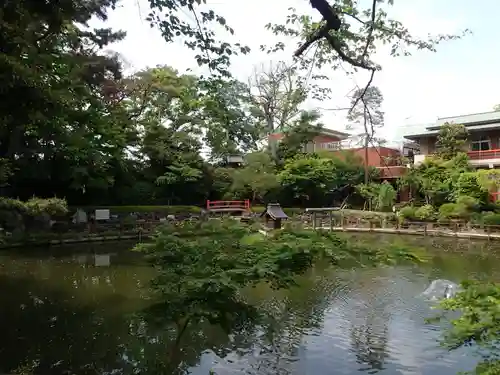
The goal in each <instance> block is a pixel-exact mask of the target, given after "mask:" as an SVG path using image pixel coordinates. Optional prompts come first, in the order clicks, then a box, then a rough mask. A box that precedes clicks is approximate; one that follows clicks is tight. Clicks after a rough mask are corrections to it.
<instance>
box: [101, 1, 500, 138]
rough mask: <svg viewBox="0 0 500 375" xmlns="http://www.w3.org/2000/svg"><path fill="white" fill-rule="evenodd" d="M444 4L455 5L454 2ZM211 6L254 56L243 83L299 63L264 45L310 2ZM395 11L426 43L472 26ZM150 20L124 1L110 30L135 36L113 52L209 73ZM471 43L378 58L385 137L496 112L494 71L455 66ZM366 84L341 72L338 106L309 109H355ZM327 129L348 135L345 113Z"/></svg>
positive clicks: (431, 7) (143, 63) (443, 12)
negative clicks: (413, 126)
mask: <svg viewBox="0 0 500 375" xmlns="http://www.w3.org/2000/svg"><path fill="white" fill-rule="evenodd" d="M444 2H448V3H450V4H451V0H445V1H444ZM209 3H212V6H213V7H214V8H215V10H216V11H217V12H219V13H220V14H222V15H223V16H225V17H226V19H227V20H228V23H229V24H230V25H231V26H232V27H233V28H234V29H235V35H236V36H237V38H238V39H239V40H240V41H241V42H242V43H243V44H247V45H249V46H250V47H251V48H252V52H251V53H250V54H249V55H247V56H239V57H236V58H235V59H234V61H233V63H232V70H233V73H234V75H235V76H236V77H237V78H239V79H241V80H243V81H246V80H247V78H248V76H250V75H251V74H252V71H253V69H254V67H255V66H256V65H259V64H261V63H265V62H268V61H269V60H270V59H275V60H280V59H284V60H291V56H290V55H291V54H290V52H288V51H287V53H286V54H281V55H278V56H268V55H266V54H265V53H263V52H261V51H259V49H258V47H259V45H260V44H272V43H273V41H275V40H276V38H275V37H274V36H273V35H272V34H271V33H270V32H269V31H267V30H265V28H264V25H265V24H266V23H268V22H282V21H283V20H284V18H285V16H286V14H287V13H288V11H287V9H288V8H289V7H291V6H293V7H296V8H298V9H300V10H301V11H302V10H303V11H305V12H309V13H311V9H310V6H309V1H307V0H272V1H271V0H251V1H249V0H216V1H211V2H210V1H209ZM395 3H396V5H395V7H394V9H393V11H391V13H390V15H391V16H392V17H393V18H397V19H399V20H401V21H403V22H404V24H405V26H407V27H408V28H409V29H410V30H411V31H412V32H416V33H417V34H418V35H419V36H426V35H427V34H428V33H433V34H435V33H456V32H458V31H459V30H461V29H463V28H465V27H466V26H467V25H466V23H465V21H464V20H465V18H464V16H465V15H466V14H467V13H466V12H461V11H460V9H457V8H456V7H451V6H450V7H445V6H444V5H445V4H441V5H443V7H442V8H439V9H437V8H436V4H435V1H433V0H422V1H419V2H403V1H396V2H395ZM148 12H149V7H148V2H147V1H146V0H124V1H123V2H122V5H121V7H119V8H118V9H117V10H116V11H114V12H112V13H111V14H110V18H109V23H110V25H111V26H112V27H114V28H120V29H124V30H126V31H127V33H128V36H127V38H126V39H125V40H124V41H122V42H120V43H118V44H116V45H115V46H113V47H112V49H113V50H115V51H117V52H119V53H121V54H122V55H123V56H124V57H125V58H126V60H127V61H129V62H130V63H131V65H132V67H133V69H136V70H137V69H143V68H145V67H147V66H154V65H157V64H167V65H171V66H173V67H175V68H177V69H179V70H181V71H184V70H185V69H189V68H191V69H193V70H194V71H195V72H202V71H203V69H201V68H199V67H197V65H196V62H195V61H194V59H193V56H194V55H193V52H192V51H190V50H188V49H187V48H186V47H184V46H183V44H182V42H181V41H177V42H175V43H171V44H167V43H166V42H165V41H164V40H163V38H162V37H161V35H160V33H159V32H158V30H156V29H154V28H153V29H152V28H150V26H149V23H148V22H147V21H145V20H144V18H145V17H146V15H147V13H148ZM311 14H314V13H311ZM464 43H467V40H465V41H456V42H449V44H447V45H444V46H442V47H438V52H437V53H436V54H434V53H431V52H426V51H417V52H416V53H415V54H414V55H413V56H412V57H401V58H392V57H390V56H388V55H387V53H385V52H386V51H384V54H382V53H380V54H379V55H378V56H377V61H378V62H379V63H380V64H381V65H382V67H383V71H382V72H379V73H377V76H376V79H375V84H376V85H378V86H379V87H380V88H381V90H382V92H383V94H384V97H385V102H384V110H385V112H386V127H385V129H384V130H383V131H382V132H381V133H382V134H383V135H384V136H386V137H388V138H394V137H395V134H397V133H398V129H399V128H400V127H401V126H403V125H404V124H407V123H418V122H432V121H433V120H435V119H436V117H438V116H446V115H454V114H462V113H473V112H481V111H486V110H489V109H490V108H491V105H493V104H494V99H495V94H496V91H497V89H496V88H497V87H498V83H500V82H499V79H498V78H495V79H492V77H491V75H490V74H487V73H488V72H487V71H483V72H482V74H477V73H476V74H471V72H472V70H471V69H468V67H467V64H454V61H455V62H456V61H458V60H457V57H456V56H461V55H460V53H461V52H460V51H461V49H462V48H463V45H464ZM292 47H293V46H292ZM439 51H441V52H439ZM458 58H459V57H458ZM484 64H486V63H484ZM489 73H491V72H489ZM366 79H367V77H366V74H364V73H360V74H357V75H356V76H354V77H347V76H346V74H345V72H344V71H342V70H339V71H337V72H334V73H332V74H331V78H330V81H329V84H330V87H331V88H332V90H333V91H334V95H333V98H332V100H329V101H327V102H324V103H316V102H308V106H310V107H316V106H319V107H322V108H336V107H344V106H346V105H347V104H348V101H349V100H348V98H347V97H346V95H347V94H348V93H349V92H350V91H351V90H352V89H353V87H354V86H355V85H356V84H358V85H364V84H365V82H366ZM472 93H473V94H472ZM324 122H325V123H326V125H327V126H328V127H334V128H338V129H342V128H344V127H345V118H344V117H343V113H342V112H338V111H324Z"/></svg>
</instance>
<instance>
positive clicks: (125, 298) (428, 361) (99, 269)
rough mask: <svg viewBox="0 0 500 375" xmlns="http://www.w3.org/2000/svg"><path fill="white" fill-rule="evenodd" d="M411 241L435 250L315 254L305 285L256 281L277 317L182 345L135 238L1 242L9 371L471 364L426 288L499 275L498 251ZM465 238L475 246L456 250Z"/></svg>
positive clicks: (296, 370) (205, 331)
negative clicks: (9, 246)
mask: <svg viewBox="0 0 500 375" xmlns="http://www.w3.org/2000/svg"><path fill="white" fill-rule="evenodd" d="M363 238H364V240H368V241H377V242H380V241H384V240H387V241H395V240H396V238H395V237H389V238H382V237H380V236H377V237H363ZM405 241H415V242H416V243H418V244H419V245H420V246H426V247H428V248H429V249H433V250H432V251H433V254H434V255H433V257H432V260H431V261H430V262H428V263H427V264H425V265H422V266H418V267H417V266H413V267H411V266H404V267H382V268H377V269H356V270H343V271H339V270H333V269H330V268H327V267H323V266H321V265H318V266H317V267H314V269H312V270H310V271H309V272H308V274H307V275H305V276H304V277H301V278H300V280H299V284H300V286H299V287H296V288H292V289H290V290H286V291H272V290H270V289H268V288H266V287H264V286H263V287H257V288H255V289H252V290H251V291H249V292H248V296H249V298H251V299H252V300H253V301H255V303H257V304H261V305H262V306H263V307H264V308H265V309H266V311H268V312H269V313H270V314H269V315H270V316H271V317H272V318H269V319H268V320H266V321H265V322H264V323H263V324H262V325H261V326H260V327H254V326H244V327H241V328H240V329H239V330H238V331H237V332H232V333H231V334H229V335H227V334H226V333H224V332H223V331H222V330H221V329H220V328H217V327H196V328H193V329H191V330H188V331H187V332H186V335H185V336H184V338H183V340H182V342H181V349H180V351H179V352H178V353H176V355H175V356H172V355H171V354H169V350H168V348H169V347H170V346H171V344H172V342H173V335H172V332H171V330H169V329H168V328H166V326H165V322H162V321H161V318H159V317H158V316H156V317H155V319H147V317H144V315H143V314H140V312H141V311H143V310H144V309H145V308H146V307H147V306H149V305H150V304H151V302H152V301H151V299H150V297H149V293H148V283H149V281H150V280H151V279H152V278H153V277H154V271H153V270H152V269H151V268H150V267H148V265H147V264H146V263H145V262H144V261H143V260H142V259H141V257H140V256H139V255H138V254H136V253H132V252H130V251H128V249H130V248H131V247H132V246H133V244H131V243H123V242H122V243H115V244H111V243H107V244H100V245H97V244H93V245H85V246H77V247H60V248H52V249H51V250H50V251H49V250H40V251H36V252H34V251H29V249H26V250H25V251H16V253H15V254H14V253H12V252H10V253H7V252H4V253H0V332H1V341H0V373H23V374H51V375H58V374H68V375H69V374H74V375H80V374H85V375H86V374H89V375H90V374H127V375H128V374H151V375H153V374H171V373H172V369H171V368H170V367H169V364H171V363H175V367H176V369H177V370H178V372H179V373H191V374H196V375H208V374H209V373H210V371H211V370H213V371H214V372H215V373H216V374H218V375H223V374H270V375H271V374H272V375H278V374H290V375H299V374H300V375H305V374H307V375H309V374H310V375H319V374H321V375H327V374H336V375H337V374H358V373H360V372H361V373H362V372H366V373H367V374H373V373H379V374H381V375H396V374H405V375H406V374H418V375H434V374H440V375H451V374H456V373H457V372H458V371H463V370H471V369H472V368H473V367H474V364H475V358H474V356H473V355H472V352H470V351H460V350H459V351H456V352H452V353H449V352H446V351H444V350H443V349H441V348H439V344H438V339H439V338H440V335H441V333H442V328H441V327H440V326H438V325H430V324H426V323H425V321H424V320H425V319H426V318H428V317H431V316H433V314H434V313H433V311H432V310H431V309H430V306H431V305H430V302H428V301H426V300H424V299H423V298H421V297H419V294H420V293H421V292H423V291H424V290H425V289H426V288H427V287H428V286H429V284H430V283H431V282H432V281H433V280H435V279H448V280H450V281H453V282H460V281H461V280H462V279H465V278H483V277H489V278H491V277H493V278H498V275H499V274H500V265H499V262H498V257H497V256H496V255H495V250H494V249H490V248H489V247H487V245H485V244H484V243H471V242H460V243H457V242H456V241H454V242H450V241H448V242H443V241H438V240H433V241H430V240H428V242H426V243H424V240H423V239H421V238H419V239H411V240H408V239H406V240H405ZM457 244H458V245H457ZM457 246H458V247H461V250H464V249H465V250H467V251H466V252H465V253H464V252H461V253H460V252H456V251H449V250H450V249H451V248H453V249H455V250H456V248H457ZM453 249H452V250H453Z"/></svg>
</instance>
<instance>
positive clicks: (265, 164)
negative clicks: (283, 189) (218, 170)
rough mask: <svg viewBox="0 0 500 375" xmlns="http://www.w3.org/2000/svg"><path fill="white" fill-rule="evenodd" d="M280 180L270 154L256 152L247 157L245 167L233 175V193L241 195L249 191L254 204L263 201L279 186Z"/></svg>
mask: <svg viewBox="0 0 500 375" xmlns="http://www.w3.org/2000/svg"><path fill="white" fill-rule="evenodd" d="M278 185H279V184H278V179H277V178H276V173H275V171H274V165H273V163H272V160H271V158H270V157H269V154H268V153H266V152H254V153H251V154H248V155H246V157H245V166H244V167H243V168H242V169H239V170H237V171H235V173H234V175H233V186H232V189H233V191H235V192H237V193H239V194H241V193H244V192H246V191H248V192H249V193H250V194H251V199H252V202H255V201H256V200H257V199H259V200H262V199H263V198H264V196H265V195H266V194H267V193H268V192H269V191H270V190H272V189H274V188H276V187H277V186H278Z"/></svg>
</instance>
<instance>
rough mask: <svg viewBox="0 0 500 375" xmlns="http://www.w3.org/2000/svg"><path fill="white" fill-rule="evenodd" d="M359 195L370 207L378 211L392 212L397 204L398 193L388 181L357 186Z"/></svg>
mask: <svg viewBox="0 0 500 375" xmlns="http://www.w3.org/2000/svg"><path fill="white" fill-rule="evenodd" d="M356 190H357V191H358V192H359V194H360V195H361V196H362V197H363V198H365V199H366V200H367V201H368V202H369V207H373V208H374V209H375V210H377V211H382V212H383V211H390V210H392V207H393V206H394V203H395V202H396V195H397V192H396V190H395V189H394V187H393V186H392V185H391V184H390V183H389V182H387V181H384V182H382V183H381V184H376V183H370V184H368V185H366V184H360V185H358V186H356Z"/></svg>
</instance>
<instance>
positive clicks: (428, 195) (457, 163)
mask: <svg viewBox="0 0 500 375" xmlns="http://www.w3.org/2000/svg"><path fill="white" fill-rule="evenodd" d="M470 171H471V170H470V166H469V163H468V158H467V155H466V154H462V153H460V154H458V155H456V156H455V157H454V158H452V159H450V160H444V159H441V158H439V157H428V158H426V159H425V160H424V162H423V163H422V164H420V165H418V166H416V167H412V168H410V169H409V171H408V173H407V174H406V175H405V176H403V177H402V178H401V179H400V182H399V183H400V185H402V186H409V187H412V188H413V189H415V190H416V191H417V192H419V193H420V194H422V195H423V196H424V200H425V203H426V204H432V205H434V206H439V205H441V204H443V203H446V202H450V201H453V200H455V199H456V197H457V196H458V195H457V192H459V191H456V190H455V189H456V187H457V186H458V187H459V189H463V191H464V192H465V191H466V192H467V193H470V186H469V187H467V189H466V188H465V178H462V184H461V185H457V181H458V180H459V179H460V178H461V175H462V174H464V173H467V172H470ZM476 190H477V189H476Z"/></svg>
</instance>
